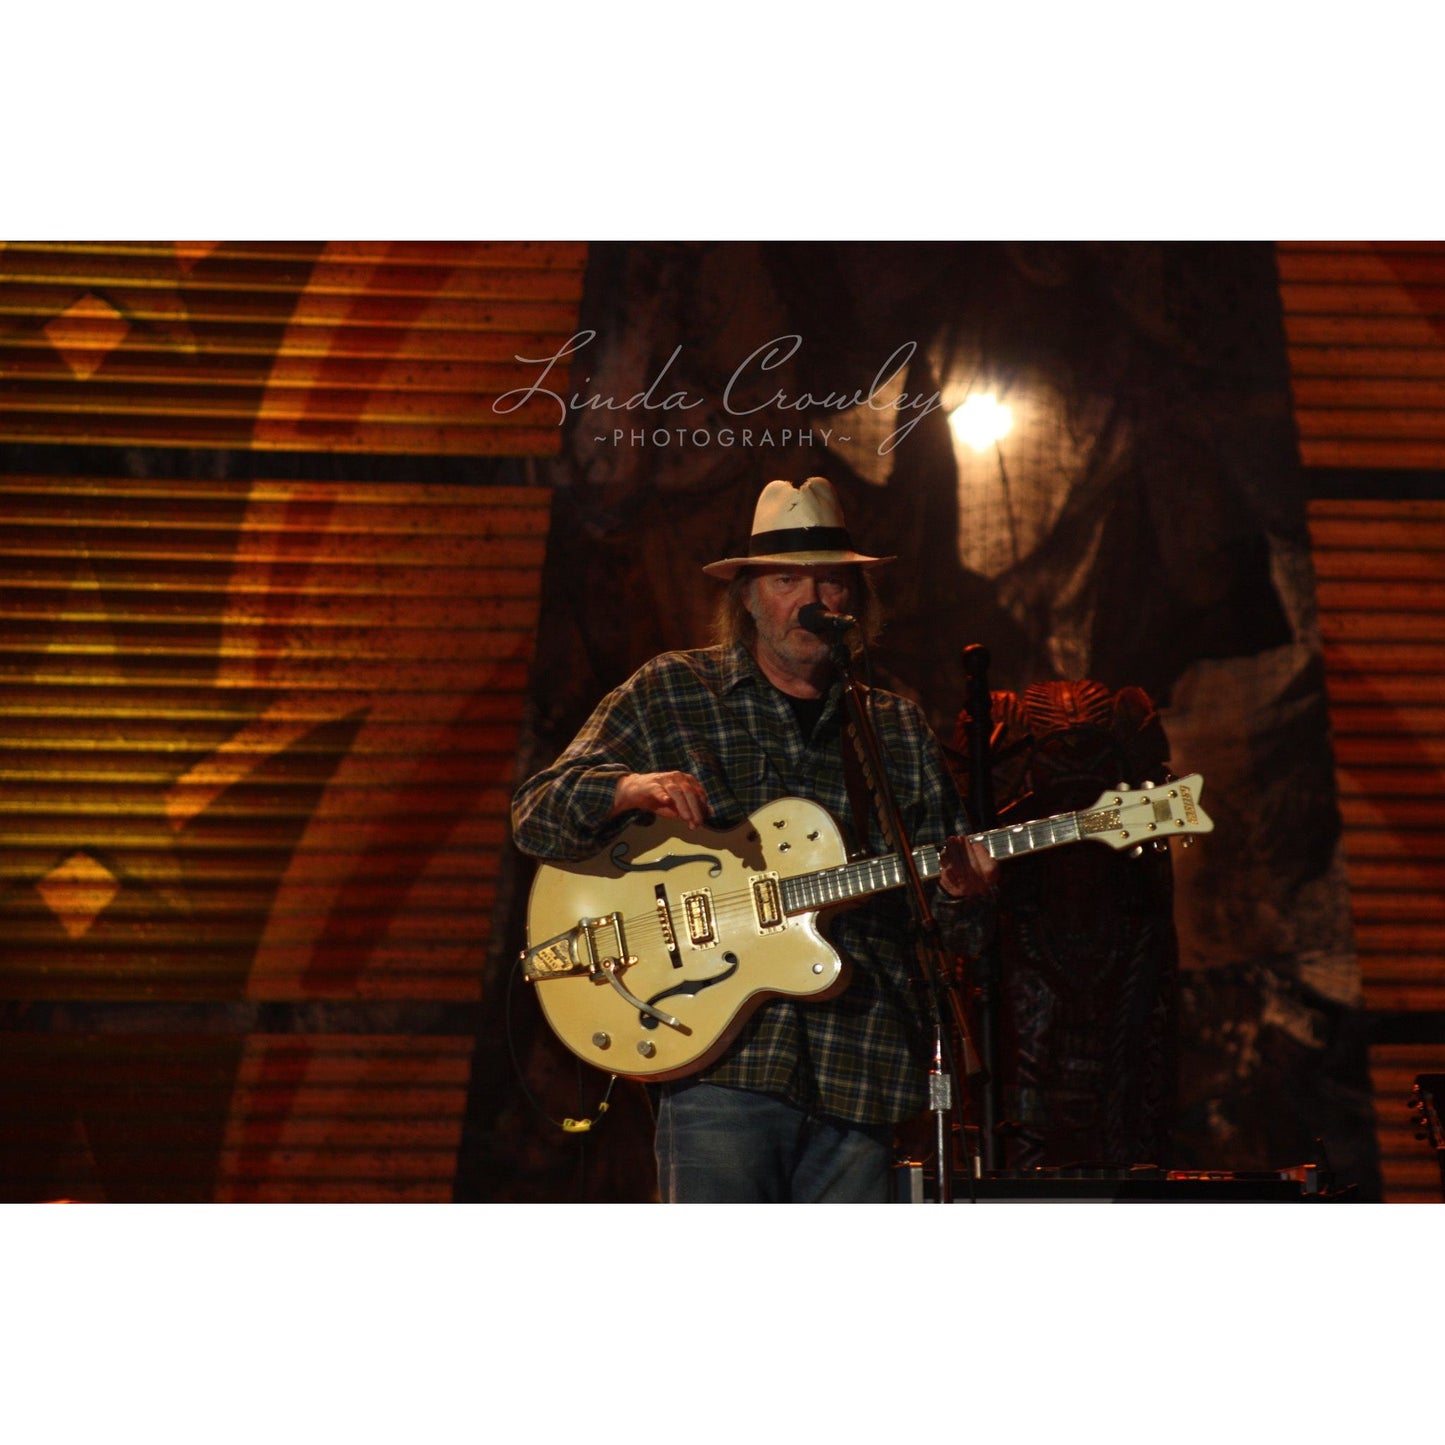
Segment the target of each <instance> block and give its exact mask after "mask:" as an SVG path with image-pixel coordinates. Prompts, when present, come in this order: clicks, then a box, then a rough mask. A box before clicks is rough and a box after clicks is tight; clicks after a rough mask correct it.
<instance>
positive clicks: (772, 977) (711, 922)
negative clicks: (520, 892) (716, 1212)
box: [527, 798, 848, 1080]
mask: <svg viewBox="0 0 1445 1445" xmlns="http://www.w3.org/2000/svg"><path fill="white" fill-rule="evenodd" d="M847 860H848V852H847V848H846V845H845V844H844V841H843V835H842V833H841V832H840V831H839V829H838V825H837V823H835V822H834V820H833V817H832V815H831V814H830V813H828V812H827V810H826V809H824V808H820V807H819V806H818V805H817V804H816V803H810V802H808V801H806V800H805V799H802V798H784V799H779V800H778V801H777V802H774V803H770V804H768V805H767V806H766V807H764V808H761V809H759V810H758V811H757V812H756V813H754V814H753V815H752V816H751V818H749V819H748V821H747V822H745V823H741V824H739V825H738V826H737V827H736V828H733V829H732V830H731V831H729V832H723V833H714V832H707V831H704V830H701V829H697V830H694V829H691V828H689V827H687V825H686V824H684V823H681V822H678V821H677V820H675V819H670V818H658V819H656V820H655V821H654V822H652V823H645V824H638V825H636V826H634V827H632V828H629V829H627V830H626V831H625V832H623V833H622V834H620V835H619V836H618V838H617V839H616V841H614V843H613V844H612V845H611V846H610V847H608V848H606V849H604V850H603V851H602V852H601V853H599V854H597V855H595V856H594V857H592V858H589V859H587V860H585V861H584V862H581V863H567V864H562V865H557V864H549V865H547V866H546V867H544V868H541V869H539V870H538V872H537V877H536V880H535V881H534V882H533V884H532V892H531V895H530V897H529V899H528V903H527V937H528V939H529V940H542V942H541V944H540V945H539V944H537V943H535V942H534V943H533V945H532V948H531V949H529V954H530V955H531V957H532V960H533V962H532V964H531V965H529V975H528V976H529V977H532V978H534V981H538V980H540V986H539V987H538V989H537V998H538V1001H539V1002H540V1003H541V1005H542V1011H543V1013H544V1014H545V1015H546V1017H547V1022H548V1023H549V1024H550V1025H551V1026H552V1029H553V1030H554V1031H555V1032H556V1034H557V1036H558V1037H559V1038H560V1039H561V1040H562V1042H563V1043H565V1044H566V1045H567V1046H568V1048H570V1049H571V1050H572V1051H573V1052H574V1053H576V1054H577V1055H578V1056H579V1057H580V1058H582V1059H584V1060H586V1062H587V1063H589V1064H593V1065H595V1066H596V1067H597V1068H599V1069H603V1070H605V1071H606V1072H608V1073H614V1074H626V1075H630V1076H632V1077H637V1078H648V1079H658V1080H661V1079H670V1078H676V1077H678V1076H680V1075H683V1074H690V1073H693V1072H695V1071H696V1070H698V1069H701V1068H704V1067H705V1066H706V1065H707V1064H709V1063H711V1062H712V1061H713V1060H714V1059H716V1058H717V1056H718V1055H719V1054H721V1053H722V1052H723V1050H724V1049H726V1048H727V1046H728V1044H730V1043H731V1042H732V1040H733V1039H734V1038H735V1037H736V1035H737V1033H738V1031H739V1030H740V1029H741V1028H742V1026H743V1024H744V1023H745V1022H746V1021H747V1019H748V1017H749V1016H750V1015H751V1014H752V1012H753V1010H754V1009H755V1008H756V1007H757V1006H758V1005H759V1004H761V1003H763V1002H764V1001H765V1000H767V999H769V998H776V997H779V996H781V995H789V996H792V997H794V998H808V999H820V998H828V997H831V996H832V995H833V994H836V993H840V992H841V991H842V990H843V988H844V987H845V986H846V984H847V971H846V967H845V965H844V963H843V960H842V959H841V958H839V956H838V955H837V953H836V952H834V950H833V949H832V948H831V947H830V946H829V944H828V943H827V942H825V941H824V939H823V936H822V934H821V933H820V932H819V922H818V918H819V915H818V913H817V912H812V911H810V912H804V913H798V914H794V915H793V916H792V917H787V916H783V917H781V918H779V920H778V921H777V922H774V921H773V919H774V914H773V913H772V912H770V911H769V908H768V901H767V900H768V898H770V897H771V893H772V889H771V886H770V885H769V883H768V882H767V881H766V880H768V878H769V875H790V874H796V873H810V872H815V871H816V870H818V869H823V868H832V867H835V866H837V865H840V864H843V863H846V862H847ZM759 880H763V881H762V882H761V883H760V882H759ZM659 888H660V889H662V890H663V895H662V896H663V899H664V901H665V905H666V908H667V912H668V915H669V922H670V928H671V935H672V936H671V941H670V944H669V940H668V938H667V937H666V935H665V932H664V929H665V927H666V925H664V922H663V913H662V909H661V908H660V906H659V895H658V889H659ZM759 888H761V889H762V891H763V894H764V897H763V898H762V899H761V903H762V906H763V913H762V915H761V916H760V915H759V908H758V903H759V899H758V898H757V890H758V889H759ZM619 915H620V916H619ZM608 918H616V919H617V923H618V924H620V926H621V929H622V941H621V944H620V945H619V943H618V940H617V935H616V931H615V929H616V925H615V924H614V923H610V922H604V923H602V924H600V925H598V924H597V923H595V922H594V921H593V920H597V919H608ZM549 940H557V942H555V943H554V944H553V951H552V958H553V960H554V966H553V967H552V968H549V967H548V966H547V960H548V952H547V941H549ZM572 944H576V945H578V947H579V948H580V956H579V957H578V958H577V959H576V960H575V964H580V965H581V968H580V970H578V971H574V967H575V964H574V958H573V954H572V948H571V946H570V945H572ZM619 957H624V958H631V959H634V960H635V962H631V963H627V964H625V965H624V966H623V967H622V968H621V969H616V968H614V969H612V970H609V969H608V968H607V966H606V965H605V964H604V963H602V962H601V960H604V959H616V958H619ZM557 970H560V973H559V972H557ZM609 975H611V976H619V975H620V981H621V982H623V983H624V984H625V986H626V988H627V991H628V992H629V993H631V994H632V995H633V996H634V997H636V998H639V999H641V1000H643V1001H644V1002H646V1003H648V1004H650V1005H652V1006H653V1007H655V1008H656V1009H657V1010H658V1011H659V1012H663V1013H666V1014H668V1015H670V1016H671V1017H673V1018H675V1019H677V1020H678V1022H679V1023H681V1024H682V1025H683V1027H682V1028H681V1029H680V1028H676V1027H674V1026H672V1025H670V1024H667V1023H662V1022H660V1021H659V1020H657V1019H656V1018H651V1017H649V1016H648V1015H646V1014H644V1013H643V1012H642V1010H640V1009H638V1008H637V1007H635V1006H634V1005H633V1004H631V1003H629V1002H628V1001H627V999H626V998H625V997H624V996H623V994H622V993H620V992H618V991H617V990H616V988H615V987H613V986H612V985H611V984H610V983H609V982H608V978H609ZM684 1030H685V1031H684Z"/></svg>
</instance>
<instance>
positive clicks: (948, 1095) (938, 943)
mask: <svg viewBox="0 0 1445 1445" xmlns="http://www.w3.org/2000/svg"><path fill="white" fill-rule="evenodd" d="M805 611H806V609H805ZM807 625H808V624H807V623H806V622H805V623H804V626H807ZM853 625H854V619H852V618H851V617H848V618H845V617H843V616H841V615H826V620H825V617H824V616H820V617H819V618H818V625H817V626H816V627H814V628H812V629H811V630H814V631H817V632H818V633H819V635H821V636H824V637H826V638H827V639H828V640H829V642H830V644H831V647H832V653H833V663H834V665H835V666H836V667H837V669H838V673H839V676H840V677H841V678H842V681H843V701H844V705H845V707H846V708H847V715H848V730H849V732H850V734H851V735H852V737H853V738H854V740H855V741H856V743H857V745H858V753H859V761H860V763H861V764H862V767H863V777H864V781H865V782H866V783H867V785H868V791H869V793H870V794H871V795H872V798H873V806H874V808H875V809H876V810H877V814H878V823H879V826H880V828H881V829H882V831H883V840H884V842H885V843H886V844H887V845H888V847H889V848H890V849H891V850H892V851H893V852H894V853H896V854H897V855H898V858H899V860H900V863H901V866H902V869H903V874H904V883H905V884H906V885H907V886H906V892H907V896H908V903H909V909H910V911H911V912H912V915H913V923H914V927H915V929H916V930H917V948H916V955H917V959H918V965H919V970H920V972H921V974H922V977H923V983H924V992H925V994H926V996H927V998H928V1009H929V1022H930V1023H931V1025H932V1027H933V1062H932V1065H931V1067H930V1069H929V1073H928V1107H929V1112H930V1113H931V1114H932V1115H933V1116H934V1133H935V1141H936V1145H937V1153H938V1198H937V1200H936V1201H935V1202H936V1203H939V1204H950V1203H952V1202H953V1178H952V1175H953V1148H952V1141H953V1135H952V1118H953V1112H954V1100H953V1093H954V1084H953V1078H954V1071H953V1070H952V1069H950V1068H949V1067H948V1066H947V1064H946V1063H945V1058H946V1051H945V1042H944V1040H945V1033H944V1025H943V1013H942V1010H941V1009H940V1007H939V987H940V981H941V980H942V979H943V978H944V977H945V975H946V973H947V966H946V959H947V952H946V950H945V949H944V946H943V940H942V937H941V935H940V933H939V929H938V920H937V919H936V918H935V917H934V916H933V910H932V909H931V908H930V907H929V906H928V895H927V894H926V893H925V892H924V889H923V879H922V878H921V877H920V876H919V873H918V865H917V862H916V861H915V859H914V857H913V845H912V843H911V841H910V840H909V837H908V831H907V829H906V828H905V827H904V823H903V817H902V814H901V813H900V812H899V810H898V800H897V797H896V796H895V794H894V792H893V785H892V782H891V781H890V779H889V777H888V768H887V766H886V762H885V759H884V756H883V748H882V746H881V744H880V743H879V741H878V734H877V733H876V732H875V731H874V728H873V719H872V717H871V716H870V714H869V707H868V693H867V689H866V687H865V686H864V684H863V683H862V682H861V681H860V680H859V678H858V676H857V672H856V670H855V668H854V664H853V657H852V654H851V652H850V651H849V648H848V645H847V642H846V641H845V639H844V636H843V634H844V632H845V631H846V630H847V629H848V628H850V627H852V626H853ZM843 746H845V747H846V746H847V743H846V742H845V743H844V744H843ZM959 1026H960V1028H963V1021H962V1012H961V1010H960V1011H959ZM968 1047H969V1044H968V1038H967V1033H966V1032H965V1034H964V1048H965V1050H967V1049H968ZM970 1162H971V1164H972V1163H973V1161H970ZM976 1172H977V1169H976V1167H971V1168H970V1171H969V1193H970V1195H972V1193H973V1177H974V1174H975V1173H976Z"/></svg>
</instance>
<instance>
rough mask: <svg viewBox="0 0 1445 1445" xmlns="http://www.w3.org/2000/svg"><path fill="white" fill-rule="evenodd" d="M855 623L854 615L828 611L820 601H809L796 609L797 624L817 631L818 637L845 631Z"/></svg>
mask: <svg viewBox="0 0 1445 1445" xmlns="http://www.w3.org/2000/svg"><path fill="white" fill-rule="evenodd" d="M857 625H858V619H857V618H856V617H850V616H849V615H848V614H847V613H846V612H829V611H828V609H827V608H826V607H824V606H823V604H822V603H821V602H810V603H808V605H807V606H806V607H800V608H799V609H798V626H799V627H805V628H807V630H808V631H809V632H814V633H817V635H818V636H819V637H826V636H828V635H829V634H830V633H837V632H847V630H848V629H849V628H850V627H857Z"/></svg>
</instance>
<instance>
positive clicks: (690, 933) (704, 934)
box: [682, 888, 717, 948]
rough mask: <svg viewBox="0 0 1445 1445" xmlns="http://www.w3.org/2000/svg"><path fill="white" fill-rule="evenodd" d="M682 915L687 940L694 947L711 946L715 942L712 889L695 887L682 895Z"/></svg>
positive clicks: (715, 920)
mask: <svg viewBox="0 0 1445 1445" xmlns="http://www.w3.org/2000/svg"><path fill="white" fill-rule="evenodd" d="M682 916H683V919H684V921H685V926H686V928H687V941H688V942H689V943H690V944H691V945H692V946H693V947H694V948H711V947H712V946H713V944H715V943H716V942H717V919H716V918H715V916H714V914H713V907H712V889H710V888H697V889H694V890H693V891H692V892H691V893H684V894H683V895H682Z"/></svg>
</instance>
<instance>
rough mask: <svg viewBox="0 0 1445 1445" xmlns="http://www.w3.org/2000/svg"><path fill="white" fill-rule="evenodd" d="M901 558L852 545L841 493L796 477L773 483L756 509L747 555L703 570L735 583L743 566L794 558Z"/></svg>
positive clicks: (871, 561)
mask: <svg viewBox="0 0 1445 1445" xmlns="http://www.w3.org/2000/svg"><path fill="white" fill-rule="evenodd" d="M895 561H897V558H896V557H865V556H864V555H863V553H861V552H856V551H854V549H853V539H852V538H851V537H850V536H849V535H848V527H847V524H846V523H845V522H844V520H843V508H842V507H841V506H840V505H839V503H838V494H837V492H835V491H834V490H833V484H832V482H830V481H829V480H828V479H827V478H826V477H809V478H808V480H807V481H806V482H804V483H803V485H802V486H801V487H800V486H798V485H797V483H795V482H769V483H768V484H767V486H765V487H764V488H763V491H762V495H761V496H760V497H759V498H758V505H757V507H756V508H755V509H754V511H753V535H752V537H751V538H750V539H749V541H748V555H747V556H746V557H724V558H723V560H722V561H721V562H709V563H708V564H707V566H706V567H704V568H703V569H702V570H703V571H704V572H706V573H707V575H708V576H709V577H720V578H721V579H722V580H723V581H724V582H730V581H732V579H733V578H734V577H736V576H737V575H738V573H739V571H741V570H742V568H744V567H771V566H777V565H779V564H786V563H789V562H794V563H798V564H800V565H805V566H806V565H808V564H810V563H827V562H853V563H856V564H857V565H858V566H860V567H876V566H877V565H878V564H879V563H880V562H895Z"/></svg>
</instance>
